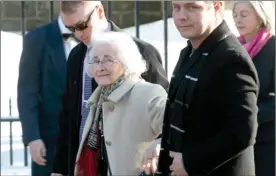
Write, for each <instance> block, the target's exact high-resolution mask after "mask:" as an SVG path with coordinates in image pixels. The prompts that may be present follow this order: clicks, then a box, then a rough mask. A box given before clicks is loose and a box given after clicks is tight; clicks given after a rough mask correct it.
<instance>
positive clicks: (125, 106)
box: [75, 78, 167, 175]
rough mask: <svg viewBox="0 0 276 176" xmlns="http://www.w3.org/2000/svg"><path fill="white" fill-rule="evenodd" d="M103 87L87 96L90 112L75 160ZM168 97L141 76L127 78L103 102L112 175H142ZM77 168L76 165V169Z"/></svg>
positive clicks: (157, 132)
mask: <svg viewBox="0 0 276 176" xmlns="http://www.w3.org/2000/svg"><path fill="white" fill-rule="evenodd" d="M100 90H101V88H100V87H98V88H97V89H96V90H95V92H94V93H93V94H92V96H91V97H90V99H89V100H88V105H89V106H90V113H89V115H88V118H87V121H86V124H85V127H84V131H83V135H82V139H81V143H80V147H79V150H78V154H77V158H76V161H78V159H79V156H80V153H81V150H82V147H83V145H86V143H84V141H85V139H86V138H87V135H88V132H89V129H90V127H91V125H92V122H93V119H94V117H95V116H96V115H98V111H97V109H96V104H97V101H98V99H99V95H100ZM166 99H167V93H166V91H165V90H164V89H163V88H162V87H161V86H160V85H157V84H151V83H148V82H145V81H144V80H142V79H140V78H132V79H128V80H126V81H124V82H123V83H122V85H120V86H119V87H118V88H117V89H116V90H114V92H112V93H111V95H110V96H109V97H108V100H109V102H105V103H103V117H104V136H105V140H106V149H107V154H108V158H109V164H110V168H111V172H112V174H113V175H139V174H140V172H139V168H140V166H141V162H142V155H143V154H144V153H145V151H146V149H147V148H148V147H149V145H150V144H151V142H153V141H154V139H155V138H156V137H157V136H158V135H159V134H161V131H162V125H163V115H164V109H165V103H166ZM76 171H77V168H75V173H76Z"/></svg>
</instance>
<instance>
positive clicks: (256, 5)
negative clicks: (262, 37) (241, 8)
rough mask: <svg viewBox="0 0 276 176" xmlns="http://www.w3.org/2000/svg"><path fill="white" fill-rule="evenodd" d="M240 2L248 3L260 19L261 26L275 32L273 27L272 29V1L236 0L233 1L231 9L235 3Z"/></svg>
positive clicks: (273, 14)
mask: <svg viewBox="0 0 276 176" xmlns="http://www.w3.org/2000/svg"><path fill="white" fill-rule="evenodd" d="M241 2H246V3H249V4H250V5H251V7H252V8H253V9H254V10H255V12H256V13H257V16H258V17H259V19H260V20H261V25H262V27H264V28H266V30H267V31H269V32H272V33H275V29H273V28H274V18H275V9H274V10H273V8H272V7H274V6H275V2H274V1H236V2H234V5H233V10H234V9H235V6H236V4H238V3H241ZM273 3H274V5H273Z"/></svg>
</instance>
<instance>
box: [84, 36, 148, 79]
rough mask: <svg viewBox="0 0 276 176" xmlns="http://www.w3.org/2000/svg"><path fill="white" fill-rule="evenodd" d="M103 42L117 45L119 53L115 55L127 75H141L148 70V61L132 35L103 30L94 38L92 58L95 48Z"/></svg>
mask: <svg viewBox="0 0 276 176" xmlns="http://www.w3.org/2000/svg"><path fill="white" fill-rule="evenodd" d="M102 44H106V45H113V46H115V47H114V48H115V49H116V53H117V55H116V56H114V57H115V58H116V59H118V60H119V62H120V63H121V64H122V66H123V68H124V74H125V75H126V76H128V75H130V76H141V74H142V73H144V72H145V71H146V70H147V67H146V62H145V61H144V59H143V57H142V55H141V53H140V51H139V49H138V47H137V45H136V43H135V42H134V40H133V38H132V37H131V36H129V35H127V34H125V33H124V32H102V33H100V34H98V35H97V36H96V37H95V38H94V39H93V43H92V49H91V52H90V55H89V56H90V58H91V59H92V58H93V55H94V50H93V49H94V48H96V47H97V46H98V45H102ZM90 76H92V75H90Z"/></svg>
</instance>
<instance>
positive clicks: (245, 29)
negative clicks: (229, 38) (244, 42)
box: [233, 2, 261, 39]
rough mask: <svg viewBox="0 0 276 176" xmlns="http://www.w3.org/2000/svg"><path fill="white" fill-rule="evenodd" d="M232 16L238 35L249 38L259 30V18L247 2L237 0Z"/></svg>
mask: <svg viewBox="0 0 276 176" xmlns="http://www.w3.org/2000/svg"><path fill="white" fill-rule="evenodd" d="M233 18H234V21H235V25H236V27H237V29H238V31H239V33H240V35H242V36H245V37H246V39H251V38H252V37H254V36H255V35H256V34H257V32H258V31H259V27H260V25H261V22H260V19H259V17H258V15H257V13H256V11H255V10H254V9H253V7H252V6H251V5H250V4H249V3H248V2H239V3H237V4H236V5H235V6H234V9H233Z"/></svg>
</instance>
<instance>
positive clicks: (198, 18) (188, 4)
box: [172, 1, 215, 40]
mask: <svg viewBox="0 0 276 176" xmlns="http://www.w3.org/2000/svg"><path fill="white" fill-rule="evenodd" d="M172 9H173V14H172V16H173V19H174V23H175V25H176V28H177V29H178V31H179V32H180V34H181V36H182V37H184V38H186V39H190V40H191V39H197V38H200V37H201V36H202V35H203V34H204V33H205V32H206V30H207V28H208V27H210V25H211V24H212V22H213V21H214V20H215V12H214V10H213V9H214V8H212V6H211V5H210V4H208V3H207V2H204V1H173V2H172Z"/></svg>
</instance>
